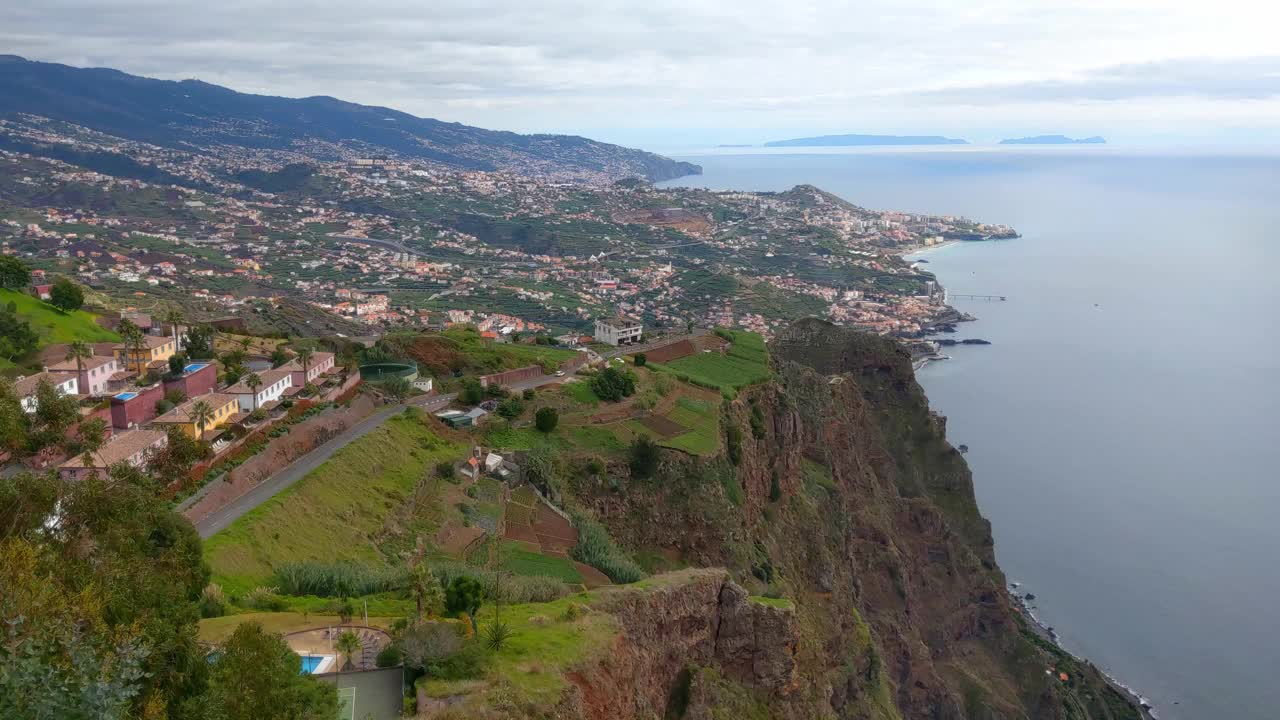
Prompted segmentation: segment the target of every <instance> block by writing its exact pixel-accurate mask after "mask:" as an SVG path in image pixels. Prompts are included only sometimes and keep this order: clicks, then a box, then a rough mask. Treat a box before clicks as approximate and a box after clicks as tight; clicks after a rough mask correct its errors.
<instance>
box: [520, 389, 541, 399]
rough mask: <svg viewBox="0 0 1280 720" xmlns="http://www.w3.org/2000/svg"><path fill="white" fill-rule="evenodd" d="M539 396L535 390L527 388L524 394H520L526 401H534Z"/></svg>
mask: <svg viewBox="0 0 1280 720" xmlns="http://www.w3.org/2000/svg"><path fill="white" fill-rule="evenodd" d="M537 396H538V393H537V392H536V391H535V390H534V389H533V388H525V390H524V392H522V393H520V397H522V398H524V399H525V400H532V399H534V398H535V397H537Z"/></svg>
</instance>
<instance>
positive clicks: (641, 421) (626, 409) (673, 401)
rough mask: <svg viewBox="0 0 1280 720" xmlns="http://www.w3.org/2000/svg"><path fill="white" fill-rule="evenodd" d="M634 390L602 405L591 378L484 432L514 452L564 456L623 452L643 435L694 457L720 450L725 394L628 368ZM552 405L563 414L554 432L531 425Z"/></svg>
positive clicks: (548, 394) (551, 391)
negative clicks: (547, 452) (554, 452)
mask: <svg viewBox="0 0 1280 720" xmlns="http://www.w3.org/2000/svg"><path fill="white" fill-rule="evenodd" d="M628 369H629V371H630V372H633V373H634V374H635V377H636V392H635V394H634V395H632V396H631V397H628V398H624V399H623V400H622V401H620V402H604V401H602V400H601V399H600V398H598V397H596V395H595V393H594V392H593V391H592V389H591V379H590V376H589V375H588V376H583V377H580V378H578V379H576V380H575V381H573V382H569V383H565V384H563V385H560V386H558V387H556V388H546V389H544V390H542V391H541V392H539V394H538V399H537V400H536V401H535V402H533V403H530V404H529V406H528V407H527V408H526V409H525V412H524V413H523V414H522V415H521V416H520V417H518V418H515V419H514V420H513V421H512V422H511V423H503V422H491V423H489V424H488V425H487V426H486V427H485V429H484V430H483V431H482V432H483V438H484V442H485V444H487V445H490V446H493V447H497V448H506V449H510V450H531V449H533V448H536V447H548V448H550V449H553V450H557V451H560V452H573V451H580V452H590V453H601V454H605V455H617V454H621V453H623V452H624V451H625V450H626V449H627V446H628V445H630V443H631V441H632V440H634V439H635V438H637V437H640V436H646V437H649V438H652V439H653V440H654V441H655V442H657V443H658V444H659V445H662V446H664V447H668V448H671V449H673V450H682V451H684V452H687V453H690V454H693V455H712V454H714V453H716V452H717V451H718V450H719V449H720V442H721V437H720V415H721V410H720V403H721V396H720V395H719V394H718V393H716V392H714V391H712V390H709V389H707V388H702V387H697V386H694V385H691V384H689V383H685V382H681V381H680V380H679V379H677V377H676V375H674V374H672V373H665V372H655V371H652V370H649V369H647V368H645V367H629V368H628ZM547 406H549V407H554V408H555V409H556V410H557V412H558V413H559V415H560V424H559V426H558V427H557V428H556V430H555V431H553V432H551V433H549V434H544V433H541V432H538V431H537V430H536V429H535V428H534V427H533V425H532V418H533V414H534V412H536V409H537V408H540V407H547Z"/></svg>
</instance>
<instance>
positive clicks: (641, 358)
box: [636, 353, 649, 367]
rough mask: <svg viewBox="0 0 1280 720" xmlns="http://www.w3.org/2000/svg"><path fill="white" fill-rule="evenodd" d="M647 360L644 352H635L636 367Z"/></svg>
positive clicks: (642, 364) (647, 357)
mask: <svg viewBox="0 0 1280 720" xmlns="http://www.w3.org/2000/svg"><path fill="white" fill-rule="evenodd" d="M647 362H649V356H648V355H645V354H644V353H636V367H644V366H645V363H647Z"/></svg>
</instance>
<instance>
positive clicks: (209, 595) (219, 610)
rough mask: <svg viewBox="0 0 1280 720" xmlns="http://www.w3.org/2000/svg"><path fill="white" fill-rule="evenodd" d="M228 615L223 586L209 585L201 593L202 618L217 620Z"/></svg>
mask: <svg viewBox="0 0 1280 720" xmlns="http://www.w3.org/2000/svg"><path fill="white" fill-rule="evenodd" d="M226 614H227V596H226V595H225V594H224V593H223V592H222V586H221V585H218V584H216V583H209V584H208V585H206V586H205V588H204V591H203V592H201V593H200V617H202V618H215V617H222V616H223V615H226Z"/></svg>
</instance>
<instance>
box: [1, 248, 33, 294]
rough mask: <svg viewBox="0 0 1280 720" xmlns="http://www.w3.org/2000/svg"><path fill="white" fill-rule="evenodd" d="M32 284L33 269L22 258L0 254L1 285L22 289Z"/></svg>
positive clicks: (12, 288)
mask: <svg viewBox="0 0 1280 720" xmlns="http://www.w3.org/2000/svg"><path fill="white" fill-rule="evenodd" d="M30 284H31V270H29V269H28V268H27V266H26V265H25V264H23V262H22V261H21V260H19V259H18V258H16V257H10V256H8V255H0V287H4V288H8V289H10V290H22V289H23V288H25V287H27V286H28V285H30Z"/></svg>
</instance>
